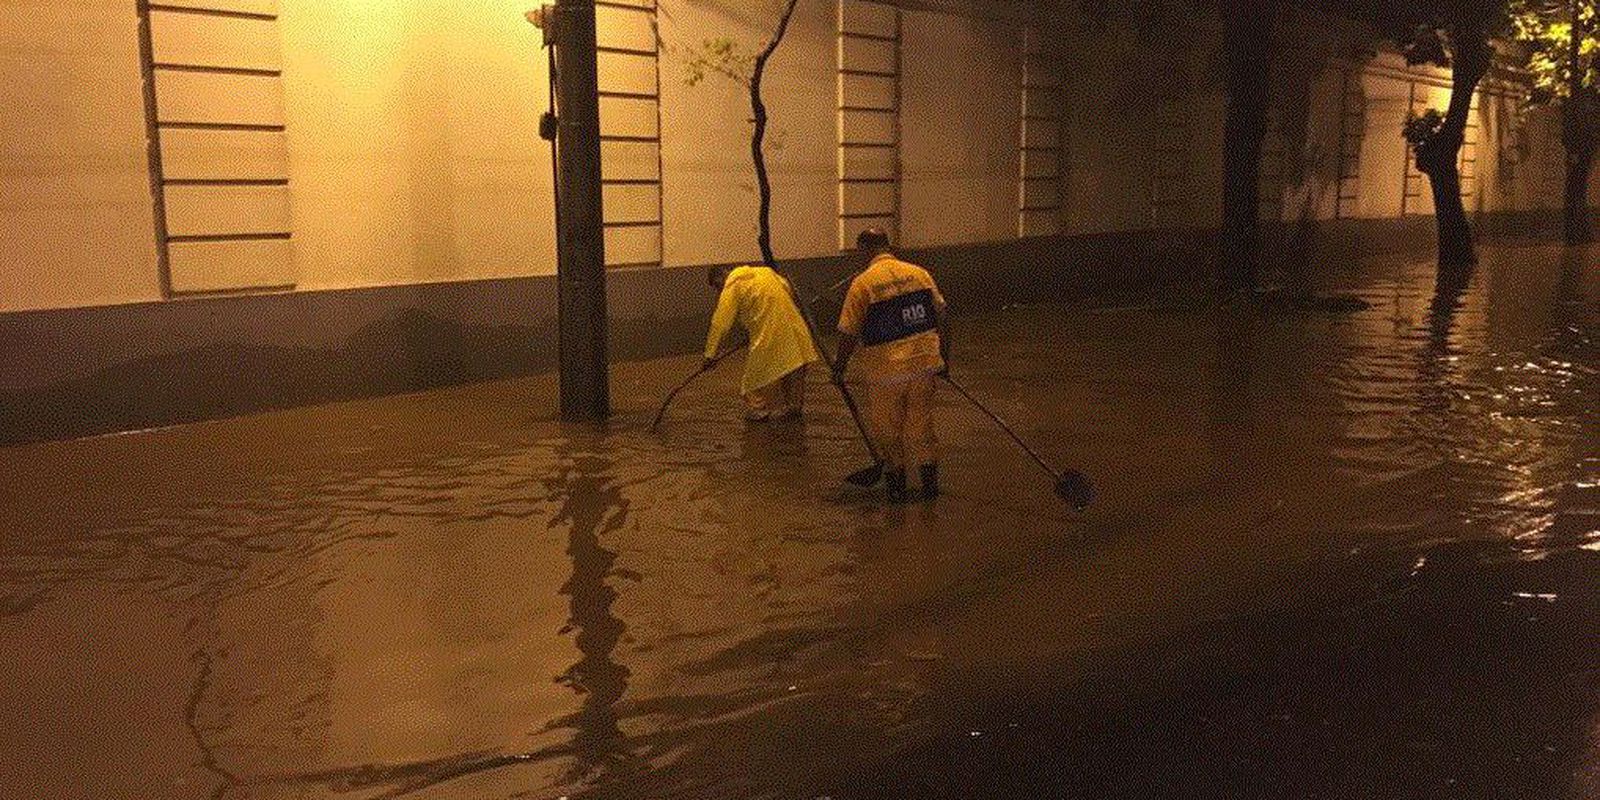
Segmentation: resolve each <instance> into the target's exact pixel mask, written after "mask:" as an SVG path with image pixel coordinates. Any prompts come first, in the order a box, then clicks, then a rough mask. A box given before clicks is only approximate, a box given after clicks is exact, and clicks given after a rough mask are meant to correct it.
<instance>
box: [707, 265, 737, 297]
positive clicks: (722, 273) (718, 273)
mask: <svg viewBox="0 0 1600 800" xmlns="http://www.w3.org/2000/svg"><path fill="white" fill-rule="evenodd" d="M732 271H733V267H731V266H728V265H727V264H722V265H720V266H715V267H712V268H710V269H708V270H706V283H708V284H711V288H713V289H716V290H717V291H719V292H720V291H722V285H723V284H725V283H727V282H728V273H730V272H732Z"/></svg>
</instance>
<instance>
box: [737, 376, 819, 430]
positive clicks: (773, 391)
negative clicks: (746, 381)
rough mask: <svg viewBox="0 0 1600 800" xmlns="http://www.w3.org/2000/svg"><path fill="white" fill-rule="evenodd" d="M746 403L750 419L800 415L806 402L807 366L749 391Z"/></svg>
mask: <svg viewBox="0 0 1600 800" xmlns="http://www.w3.org/2000/svg"><path fill="white" fill-rule="evenodd" d="M744 404H745V408H747V409H748V410H749V411H748V413H747V414H746V416H748V417H749V418H750V419H769V418H771V417H795V416H799V415H800V412H801V411H802V410H803V409H804V408H805V404H806V368H805V367H800V368H799V369H796V370H794V371H793V372H790V373H789V374H787V375H785V376H783V377H782V378H779V379H777V380H775V381H773V382H772V383H769V384H767V385H766V386H762V387H761V388H759V389H756V390H755V391H752V392H749V393H747V394H746V395H745V396H744Z"/></svg>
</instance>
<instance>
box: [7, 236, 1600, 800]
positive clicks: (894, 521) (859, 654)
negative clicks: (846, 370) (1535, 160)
mask: <svg viewBox="0 0 1600 800" xmlns="http://www.w3.org/2000/svg"><path fill="white" fill-rule="evenodd" d="M1339 282H1340V283H1342V284H1344V287H1345V288H1347V289H1349V290H1351V291H1354V292H1356V293H1357V294H1359V295H1361V296H1362V297H1363V298H1364V299H1366V300H1367V301H1369V302H1370V303H1372V307H1371V308H1370V309H1368V310H1365V311H1360V312H1357V313H1353V314H1348V315H1336V316H1334V315H1305V314H1293V313H1269V314H1255V313H1251V312H1248V311H1242V310H1224V311H1217V310H1213V309H1195V308H1150V307H1131V308H1120V309H1086V308H1077V307H1064V306H1061V307H1057V306H1036V307H1022V308H1012V309H1008V310H1006V311H1003V312H996V313H992V314H985V315H981V316H975V317H970V318H963V319H960V320H958V321H957V324H956V327H955V330H956V358H955V364H956V367H955V368H956V370H957V371H958V373H959V374H961V375H962V376H963V378H965V379H966V380H967V382H969V383H970V386H971V388H973V389H974V390H975V391H977V392H979V393H980V394H982V395H983V396H985V397H986V398H990V399H992V400H993V401H994V405H995V407H996V410H998V411H1000V412H1001V413H1002V414H1003V415H1005V416H1007V417H1008V418H1010V419H1011V420H1012V421H1013V422H1014V423H1016V425H1017V427H1018V428H1019V430H1021V431H1022V432H1023V433H1024V434H1025V435H1026V436H1028V437H1029V438H1030V439H1032V440H1034V441H1037V442H1038V443H1039V445H1040V449H1041V450H1042V451H1043V452H1044V453H1045V454H1046V455H1047V456H1048V457H1050V458H1051V459H1052V460H1055V461H1057V462H1058V463H1061V464H1063V465H1071V466H1074V467H1076V468H1079V469H1082V470H1084V471H1085V472H1088V473H1089V474H1091V475H1093V476H1094V477H1095V479H1096V481H1097V483H1098V485H1099V489H1100V493H1101V494H1100V501H1099V502H1098V503H1097V505H1095V506H1094V507H1093V508H1091V509H1090V510H1089V511H1088V512H1087V513H1084V514H1081V515H1080V514H1075V513H1072V512H1070V511H1068V510H1067V509H1065V508H1063V507H1062V505H1061V503H1060V502H1059V501H1057V500H1056V499H1055V497H1054V496H1053V495H1052V493H1051V491H1050V486H1049V482H1048V480H1047V479H1044V478H1043V477H1041V476H1040V475H1039V474H1038V473H1037V472H1035V471H1034V469H1033V466H1032V465H1031V464H1030V463H1028V462H1026V461H1025V460H1024V458H1023V457H1022V456H1021V455H1020V454H1019V453H1017V452H1016V451H1015V450H1014V449H1013V448H1012V446H1011V445H1010V443H1009V442H1007V441H1005V440H1003V439H1002V438H1000V436H999V435H998V434H997V432H995V431H994V430H993V429H992V427H990V426H989V425H988V423H987V422H986V421H984V420H983V419H981V418H980V417H978V416H976V415H975V414H973V413H972V412H971V411H970V410H969V409H967V408H965V407H963V406H962V405H960V404H959V402H958V400H959V399H958V398H956V397H955V396H954V395H953V394H951V393H948V392H946V393H945V394H944V395H943V396H942V397H941V399H940V407H939V412H940V425H941V433H942V435H943V439H944V446H945V449H946V454H947V462H946V463H947V468H946V473H947V478H946V483H947V485H946V492H947V495H946V496H945V497H944V498H942V499H940V500H939V501H937V502H936V503H934V504H928V505H912V506H908V507H903V508H895V507H885V506H884V505H882V504H881V503H880V502H879V501H878V499H877V497H876V496H875V495H872V494H869V493H861V492H857V491H854V490H851V489H848V488H846V487H844V486H842V485H841V483H840V481H839V478H840V477H841V476H843V475H844V474H845V473H847V472H849V471H850V470H852V469H854V468H856V467H859V466H861V465H862V464H863V463H864V451H863V450H862V448H861V446H860V444H859V443H858V442H857V441H855V439H854V438H853V437H854V434H853V429H852V428H851V427H850V425H849V421H848V418H847V417H846V415H845V413H844V411H843V409H842V407H841V406H840V404H839V403H838V402H837V399H836V398H834V397H832V396H830V394H829V389H828V387H827V386H826V385H825V384H824V383H822V382H821V380H820V376H818V380H816V381H814V382H813V385H812V387H811V391H812V395H811V400H812V407H811V416H810V418H809V420H808V421H807V422H806V423H805V424H804V425H799V426H787V427H785V426H775V427H749V426H746V425H745V424H743V423H742V422H740V421H739V419H738V413H737V406H736V399H735V397H734V392H735V386H736V383H737V376H738V369H737V365H729V366H727V367H724V368H722V369H721V370H719V371H718V372H717V373H714V374H713V375H712V376H710V377H708V378H707V379H706V380H704V381H703V382H701V383H698V384H696V385H695V386H694V387H692V388H691V389H690V390H688V391H686V392H685V393H684V394H683V395H682V397H681V398H680V400H679V402H678V403H677V405H676V406H675V407H674V409H673V412H672V414H671V416H670V417H669V418H668V422H667V424H666V426H665V427H664V428H663V430H662V432H661V433H660V434H651V433H649V432H648V431H647V430H646V426H647V425H648V422H649V417H650V415H651V414H652V413H653V411H654V405H655V403H656V402H657V401H658V400H659V398H660V395H661V394H662V393H663V392H664V391H665V389H666V388H667V387H669V386H671V385H672V384H673V383H675V382H676V380H678V379H680V378H681V376H682V375H683V374H686V373H687V372H688V371H689V370H691V369H692V368H693V367H694V366H695V364H696V362H695V361H694V360H691V359H669V360H662V361H655V362H648V363H640V364H627V365H622V366H620V367H618V368H617V371H616V388H615V394H616V396H617V404H618V406H619V411H620V413H619V415H618V418H617V419H616V420H615V421H614V422H613V423H612V424H611V425H609V426H606V427H605V428H592V427H586V426H564V425H560V424H558V423H554V422H550V421H548V420H546V419H544V418H543V414H544V413H545V411H544V410H545V409H549V408H552V407H553V405H554V386H553V383H552V382H550V381H549V380H548V379H546V378H535V379H526V380H516V381H506V382H500V383H494V384H486V385H481V386H473V387H465V388H459V389H449V390H440V391H436V392H428V393H422V394H415V395H408V396H402V397H393V398H386V399H381V400H372V401H361V402H354V403H345V404H338V405H330V406H322V407H317V408H308V409H300V410H294V411H286V412H276V413H271V414H264V415H260V416H255V417H249V418H242V419H235V420H227V421H221V422H213V423H203V424H198V425H192V426H186V427H181V428H173V429H168V430H161V431H152V432H145V433H139V434H129V435H122V436H111V437H102V438H96V439H87V440H80V441H74V442H64V443H56V444H47V445H35V446H28V447H18V448H11V449H5V450H0V472H3V474H4V475H6V476H7V477H6V480H5V481H4V482H3V488H0V493H3V497H0V529H3V530H4V531H5V534H4V538H3V540H0V659H3V662H4V663H5V664H7V665H8V670H7V672H8V679H7V680H6V682H5V684H4V688H3V689H0V706H3V707H5V708H7V709H8V710H10V715H9V717H10V718H9V720H8V722H9V724H7V725H6V726H5V728H4V732H3V733H0V795H4V796H8V797H9V796H19V797H20V796H36V797H107V798H109V797H130V798H132V797H173V798H189V797H194V798H205V797H224V798H374V797H399V796H405V797H417V798H513V797H531V798H555V797H560V796H592V797H599V798H696V799H697V800H700V799H705V798H729V799H732V798H752V797H781V798H813V797H821V796H827V797H832V798H835V799H836V800H850V799H856V800H864V798H885V799H887V798H923V797H927V798H998V797H1029V796H1080V795H1081V796H1089V797H1097V798H1100V797H1127V798H1193V797H1237V796H1251V797H1283V798H1289V797H1294V798H1305V797H1316V798H1321V797H1327V798H1343V797H1363V796H1377V797H1436V796H1437V797H1474V798H1475V797H1485V798H1488V797H1494V798H1506V797H1527V798H1562V797H1570V798H1587V797H1593V796H1596V794H1600V639H1597V637H1595V636H1594V631H1595V630H1597V629H1600V580H1597V579H1596V576H1600V250H1596V249H1592V248H1591V249H1590V250H1588V251H1584V252H1568V253H1566V254H1565V256H1563V254H1562V251H1560V250H1558V249H1556V248H1552V247H1527V248H1511V247H1497V248H1488V249H1486V250H1485V253H1484V264H1483V266H1482V267H1481V268H1480V269H1479V271H1478V272H1477V274H1476V275H1475V276H1474V277H1473V280H1472V281H1471V283H1470V284H1469V285H1467V286H1466V287H1464V288H1463V289H1462V290H1461V291H1460V292H1453V291H1446V292H1442V293H1436V292H1435V286H1434V280H1433V271H1432V267H1431V266H1430V265H1429V264H1427V263H1421V262H1416V261H1414V260H1407V259H1404V258H1400V257H1391V258H1376V259H1373V260H1371V261H1370V262H1369V263H1367V264H1364V265H1361V267H1360V268H1359V269H1355V270H1352V272H1351V274H1350V275H1349V276H1348V277H1347V278H1341V279H1340V281H1339Z"/></svg>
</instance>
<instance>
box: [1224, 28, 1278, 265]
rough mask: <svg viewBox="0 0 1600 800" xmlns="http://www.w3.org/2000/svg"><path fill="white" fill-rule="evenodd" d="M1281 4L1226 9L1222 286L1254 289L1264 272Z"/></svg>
mask: <svg viewBox="0 0 1600 800" xmlns="http://www.w3.org/2000/svg"><path fill="white" fill-rule="evenodd" d="M1277 11H1278V2H1277V0H1232V1H1231V2H1229V3H1228V4H1227V5H1226V6H1225V10H1224V12H1223V13H1224V15H1225V17H1224V19H1223V25H1224V32H1223V40H1224V41H1223V46H1224V48H1225V50H1226V57H1227V65H1226V72H1225V74H1224V91H1225V94H1226V100H1227V107H1226V116H1225V117H1224V119H1223V134H1222V135H1223V140H1222V147H1223V152H1222V241H1221V243H1220V247H1219V255H1220V256H1221V265H1220V266H1221V275H1220V278H1221V283H1222V288H1223V289H1224V290H1226V291H1252V290H1254V289H1255V288H1256V286H1257V284H1258V282H1259V280H1260V271H1261V146H1262V143H1263V142H1264V141H1265V140H1266V137H1267V114H1268V110H1269V103H1270V93H1269V89H1270V87H1269V76H1268V72H1269V67H1270V65H1271V61H1272V53H1273V33H1274V28H1275V26H1276V22H1277Z"/></svg>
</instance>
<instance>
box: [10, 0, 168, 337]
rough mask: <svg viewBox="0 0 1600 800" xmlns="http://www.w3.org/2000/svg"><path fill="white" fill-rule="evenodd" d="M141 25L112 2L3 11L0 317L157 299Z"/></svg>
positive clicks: (60, 1) (78, 1)
mask: <svg viewBox="0 0 1600 800" xmlns="http://www.w3.org/2000/svg"><path fill="white" fill-rule="evenodd" d="M137 24H138V20H137V18H136V17H135V15H134V12H133V4H132V3H127V2H119V0H8V2H5V3H0V109H3V111H0V231H4V234H0V311H5V310H17V309H25V308H51V307H69V306H87V305H104V304H109V303H130V302H137V301H140V300H153V299H156V298H157V297H158V296H159V294H160V287H159V285H158V281H157V270H156V249H155V238H154V233H153V225H154V223H153V222H152V212H151V206H150V177H149V171H148V165H147V155H146V152H145V147H144V142H145V134H144V132H145V123H144V99H143V97H144V96H143V92H142V89H141V82H140V72H139V49H138V36H137V30H138V29H137Z"/></svg>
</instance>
